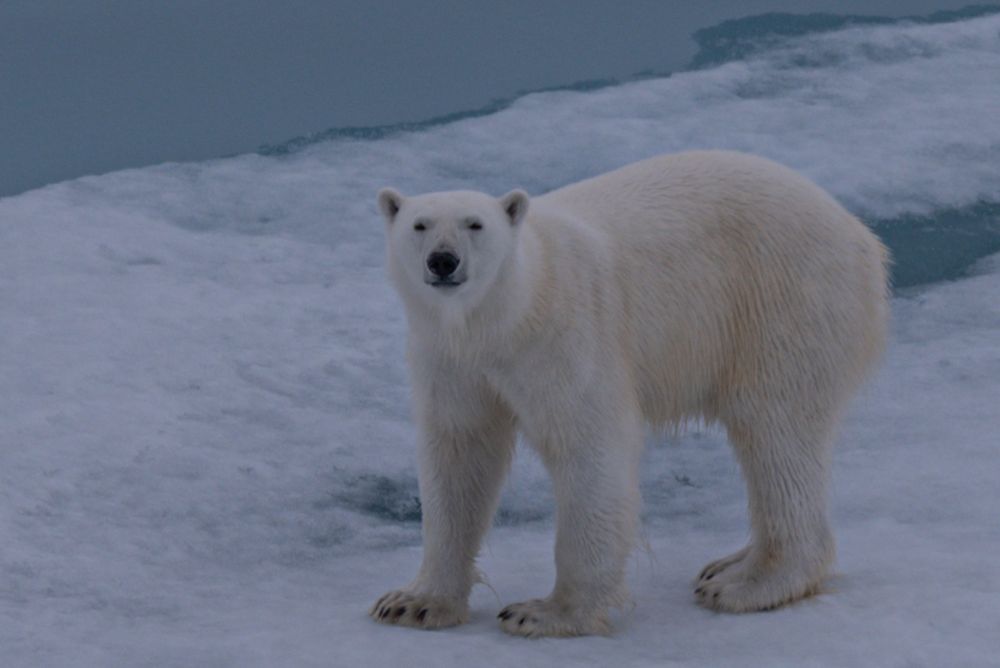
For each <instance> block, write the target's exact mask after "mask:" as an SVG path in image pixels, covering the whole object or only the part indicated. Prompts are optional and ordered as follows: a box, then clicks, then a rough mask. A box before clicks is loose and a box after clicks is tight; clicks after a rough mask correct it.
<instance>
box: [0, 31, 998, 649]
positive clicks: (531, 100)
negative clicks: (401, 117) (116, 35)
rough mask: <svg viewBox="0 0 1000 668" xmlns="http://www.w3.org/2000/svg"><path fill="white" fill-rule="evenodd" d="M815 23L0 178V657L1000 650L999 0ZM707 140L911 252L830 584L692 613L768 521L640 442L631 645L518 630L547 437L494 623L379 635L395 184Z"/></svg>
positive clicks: (392, 493)
mask: <svg viewBox="0 0 1000 668" xmlns="http://www.w3.org/2000/svg"><path fill="white" fill-rule="evenodd" d="M793 32H794V31H793ZM799 32H801V33H802V34H794V35H790V36H784V37H781V38H778V37H774V36H773V35H772V36H767V37H762V36H760V35H756V34H746V35H744V37H742V38H741V39H744V40H745V41H746V43H747V44H751V45H752V48H749V49H747V50H744V51H739V53H738V55H739V57H738V58H735V59H733V54H732V53H729V52H727V53H726V54H721V55H719V56H718V57H710V56H711V54H708V55H705V56H704V58H703V59H702V60H701V61H699V62H701V63H703V66H702V67H700V68H697V69H692V70H690V71H686V72H681V73H676V74H674V75H672V76H664V77H651V78H645V79H641V80H636V81H633V82H629V83H626V84H621V85H613V86H606V87H598V88H597V89H593V90H556V91H548V92H540V93H534V94H530V95H526V96H523V97H520V98H518V99H516V100H513V101H510V102H509V103H505V104H502V105H498V106H497V107H496V108H494V109H488V110H484V111H483V112H482V113H473V114H457V115H456V116H455V117H453V118H451V119H448V120H446V121H442V122H437V123H428V124H423V125H419V126H416V127H410V128H406V127H400V128H383V129H379V130H377V131H371V132H367V133H365V132H331V133H324V134H321V135H320V136H317V137H316V138H315V140H314V141H308V140H305V141H304V140H298V141H294V142H291V143H290V144H288V145H286V146H284V147H279V148H277V149H276V148H275V147H272V148H271V149H269V150H268V151H262V152H261V153H259V154H251V155H243V156H238V157H234V158H228V159H224V160H214V161H208V162H199V163H185V164H165V165H159V166H155V167H147V168H142V169H135V170H129V171H122V172H115V173H111V174H106V175H103V176H99V177H88V178H83V179H79V180H75V181H70V182H64V183H59V184H55V185H51V186H47V187H45V188H41V189H38V190H35V191H31V192H28V193H25V194H23V195H20V196H17V197H11V198H6V199H0V396H3V397H4V401H3V402H2V403H0V665H3V666H12V667H15V666H16V667H20V666H32V667H35V666H110V665H128V666H146V665H148V666H174V665H176V666H193V665H197V666H228V665H233V666H276V665H281V666H313V665H315V666H331V665H332V666H354V665H399V664H400V663H401V662H403V661H413V660H414V657H417V658H418V661H419V662H420V663H421V664H423V663H428V664H430V663H439V664H447V663H448V662H451V663H454V664H456V665H470V664H472V663H496V664H497V665H501V664H502V665H524V666H534V665H538V666H548V665H552V664H553V662H562V663H563V664H566V665H586V664H588V663H589V664H592V665H612V664H614V665H619V664H620V665H637V666H641V665H665V664H670V665H679V666H683V665H718V666H725V665H732V666H742V665H748V664H759V665H851V666H858V665H871V666H886V665H927V666H939V665H990V664H995V663H996V662H997V648H998V646H997V641H996V637H997V629H998V628H1000V605H998V601H1000V568H998V567H997V565H996V560H995V555H997V554H1000V521H998V517H1000V515H998V513H1000V486H998V485H997V479H998V476H1000V451H998V449H997V439H996V434H997V433H1000V410H998V406H1000V255H997V252H998V251H1000V121H998V119H1000V74H998V73H1000V15H996V14H985V15H982V16H976V17H973V18H968V19H965V20H958V21H947V22H940V23H925V24H920V23H914V22H904V23H890V24H885V25H860V26H858V25H847V26H846V27H838V26H836V25H835V26H832V27H831V26H825V27H824V29H823V30H822V31H813V32H810V31H799ZM708 147H718V148H730V149H738V150H743V151H749V152H753V153H758V154H761V155H765V156H767V157H770V158H773V159H776V160H778V161H780V162H783V163H785V164H788V165H790V166H791V167H794V168H796V169H798V170H799V171H801V172H803V173H805V174H807V175H808V176H809V177H811V178H812V179H814V180H815V181H817V182H818V183H819V184H821V185H822V186H824V187H825V188H827V189H828V190H830V191H831V192H832V193H833V194H834V195H836V196H837V197H838V198H839V199H840V200H841V201H842V202H843V203H844V204H845V205H846V206H847V207H848V208H849V209H851V210H852V211H853V212H855V213H856V214H857V215H859V216H861V217H862V218H863V219H864V220H866V221H867V222H868V223H869V224H871V225H872V226H873V228H875V229H876V231H878V232H879V234H880V235H882V236H883V238H885V239H886V240H887V242H888V243H889V244H890V245H891V246H892V247H893V250H894V252H895V255H896V258H897V265H896V267H895V269H894V273H895V276H896V282H897V289H898V291H897V296H896V298H895V299H894V302H893V313H894V322H893V334H892V341H891V343H890V346H889V350H888V353H887V355H886V358H885V362H884V364H883V366H882V368H881V370H880V371H879V373H878V374H877V375H876V376H875V378H873V380H872V381H871V382H870V383H869V384H868V385H867V386H866V387H865V389H864V390H863V392H862V393H861V395H860V396H859V398H858V400H857V401H856V402H855V404H854V406H853V408H852V410H851V411H850V413H849V415H848V416H847V418H846V420H845V422H844V425H843V428H842V430H841V435H840V438H839V444H838V450H837V452H836V457H835V464H836V469H835V474H834V479H835V480H834V482H835V484H834V494H833V499H832V503H833V514H834V519H835V528H836V531H837V534H838V537H839V541H840V542H839V551H840V558H839V562H838V572H837V575H836V576H835V577H834V578H832V580H831V581H830V582H829V583H828V587H827V590H826V591H825V592H824V593H823V594H822V595H820V596H818V597H815V598H813V599H810V600H807V601H804V602H802V603H799V604H797V605H794V606H790V607H788V608H785V609H782V610H779V611H776V612H773V613H768V614H760V615H740V616H733V615H717V614H713V613H710V612H707V611H705V610H702V609H700V608H698V607H697V606H695V605H694V603H693V601H692V597H691V593H690V587H689V582H690V580H691V578H692V577H693V576H694V575H695V574H696V573H697V571H698V569H699V568H700V567H701V565H703V563H704V562H706V561H708V560H710V559H713V558H716V557H718V556H720V555H722V554H725V553H728V552H729V551H732V550H733V549H735V548H736V547H738V546H739V545H740V544H741V543H742V542H743V541H744V540H745V538H746V521H745V512H744V504H745V500H744V497H743V492H742V488H741V481H740V479H739V472H738V470H737V469H736V465H735V463H734V461H733V459H732V457H731V456H730V454H729V452H728V450H727V446H726V444H725V439H724V436H723V434H721V433H720V432H719V431H718V430H717V429H715V428H713V427H711V426H704V425H694V426H692V427H691V428H690V429H688V430H687V431H686V432H684V433H683V434H681V435H678V436H673V437H665V436H659V435H651V436H650V443H649V445H650V447H649V449H648V453H647V464H646V466H645V477H644V480H643V494H644V502H645V505H644V530H643V535H644V540H643V547H642V549H640V550H638V551H637V552H636V554H635V557H634V558H633V560H632V562H631V567H630V575H629V580H630V584H631V586H632V590H633V594H634V603H633V605H631V606H630V607H628V608H626V609H625V610H623V611H621V612H620V614H619V615H618V617H617V620H616V621H617V624H616V625H617V632H616V634H615V635H614V636H613V637H611V638H590V639H583V640H574V641H541V642H525V641H523V640H519V639H514V638H508V637H505V636H503V635H502V634H501V633H500V632H499V630H498V629H497V628H496V625H495V623H494V621H493V616H494V615H495V613H496V611H497V610H499V608H500V607H501V603H504V604H505V603H509V602H512V601H516V600H521V599H523V598H525V597H532V596H538V595H542V594H544V593H546V592H547V589H548V587H549V586H550V585H551V579H552V576H553V570H554V569H553V564H552V557H551V544H552V535H551V530H552V526H551V512H552V511H551V507H552V505H551V492H550V490H549V486H548V483H547V482H546V477H545V474H544V471H543V470H542V468H541V466H540V464H539V463H538V461H537V460H536V459H535V458H534V456H533V455H532V453H531V452H530V449H528V448H521V449H520V452H519V456H518V458H517V461H516V464H515V467H514V470H513V472H512V476H511V479H510V481H509V483H508V485H507V487H506V489H505V492H504V497H503V500H502V503H501V509H500V513H499V516H498V522H497V524H498V526H497V528H496V529H495V531H494V532H493V533H492V535H491V537H490V539H489V541H488V545H487V547H486V549H485V551H484V555H483V560H482V567H483V570H484V572H485V573H486V575H487V577H488V579H489V583H490V584H489V587H485V586H483V587H478V588H477V589H476V590H475V591H474V593H473V598H472V606H473V615H472V621H471V623H470V624H469V625H467V626H465V627H462V628H460V629H455V630H450V631H445V632H438V633H421V632H416V631H411V630H406V629H397V628H389V627H383V626H379V625H376V624H374V623H372V622H370V620H368V619H367V618H366V616H365V612H366V609H367V607H368V605H369V604H370V603H371V602H372V601H373V600H374V599H375V598H377V597H378V596H379V595H380V594H381V593H383V591H384V590H386V589H388V588H390V587H396V586H398V585H401V584H403V583H405V581H406V580H407V579H408V578H409V577H411V575H412V574H413V572H414V571H415V568H416V566H417V563H418V559H419V516H420V507H419V502H418V500H417V493H416V478H415V467H414V461H413V451H414V448H413V444H414V439H415V433H414V429H413V426H412V424H411V421H410V419H409V407H408V397H409V392H408V381H407V376H406V368H405V363H404V357H403V346H404V339H405V323H404V321H403V318H402V313H401V309H400V306H399V304H398V302H397V300H396V298H395V297H394V295H393V294H392V292H391V290H390V289H389V287H388V285H387V282H386V280H385V278H384V257H383V229H382V222H381V220H380V218H379V216H378V215H377V213H376V211H375V206H374V193H375V192H376V190H377V189H378V188H379V187H381V186H383V185H387V184H391V185H393V186H395V187H397V188H399V189H400V190H402V191H403V192H407V193H416V192H422V191H428V190H438V189H448V188H475V189H480V190H486V191H489V192H493V193H496V194H499V193H502V192H505V191H506V190H509V189H510V188H513V187H523V188H526V189H527V190H528V191H529V192H531V193H541V192H544V191H546V190H549V189H551V188H555V187H557V186H560V185H562V184H565V183H568V182H571V181H574V180H577V179H580V178H584V177H587V176H591V175H594V174H597V173H600V172H603V171H607V170H609V169H612V168H614V167H617V166H620V165H623V164H625V163H628V162H631V161H634V160H637V159H640V158H643V157H647V156H650V155H653V154H657V153H662V152H667V151H678V150H683V149H687V148H708ZM681 317H682V316H681Z"/></svg>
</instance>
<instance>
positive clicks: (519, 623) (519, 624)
mask: <svg viewBox="0 0 1000 668" xmlns="http://www.w3.org/2000/svg"><path fill="white" fill-rule="evenodd" d="M524 620H525V617H521V619H519V620H517V625H518V626H523V625H524Z"/></svg>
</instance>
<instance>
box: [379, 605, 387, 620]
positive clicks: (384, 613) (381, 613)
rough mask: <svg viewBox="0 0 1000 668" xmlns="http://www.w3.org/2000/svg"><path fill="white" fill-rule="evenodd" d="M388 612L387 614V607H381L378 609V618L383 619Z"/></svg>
mask: <svg viewBox="0 0 1000 668" xmlns="http://www.w3.org/2000/svg"><path fill="white" fill-rule="evenodd" d="M388 614H389V608H388V607H385V608H382V609H381V610H379V611H378V618H379V619H385V618H386V615H388Z"/></svg>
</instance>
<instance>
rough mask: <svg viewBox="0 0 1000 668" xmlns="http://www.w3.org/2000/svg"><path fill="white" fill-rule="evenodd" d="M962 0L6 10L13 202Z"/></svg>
mask: <svg viewBox="0 0 1000 668" xmlns="http://www.w3.org/2000/svg"><path fill="white" fill-rule="evenodd" d="M965 4H968V3H967V2H966V1H949V0H896V1H889V0H807V1H804V0H708V1H706V2H699V3H691V2H664V1H662V0H629V2H626V3H622V2H604V1H597V0H574V1H565V2H547V1H545V0H504V1H503V2H497V1H495V0H439V1H437V2H405V1H401V0H388V1H387V0H333V1H328V2H320V1H319V0H284V1H283V2H274V1H270V0H268V1H251V0H242V1H237V0H169V1H168V0H0V196H3V195H7V194H12V193H16V192H19V191H23V190H25V189H28V188H32V187H36V186H39V185H42V184H44V183H50V182H53V181H58V180H62V179H66V178H71V177H75V176H79V175H82V174H88V173H99V172H104V171H109V170H113V169H118V168H122V167H128V166H138V165H145V164H152V163H158V162H163V161H168V160H198V159H204V158H210V157H218V156H222V155H228V154H233V153H242V152H246V151H252V150H254V149H255V148H256V147H258V146H259V145H261V144H264V143H269V142H280V141H282V140H285V139H288V138H291V137H293V136H296V135H301V134H307V133H310V132H315V131H319V130H324V129H327V128H330V127H341V126H349V125H355V126H356V125H379V124H385V123H391V122H396V121H402V120H419V119H425V118H428V117H432V116H436V115H440V114H444V113H448V112H452V111H457V110H463V109H471V108H475V107H478V106H481V105H483V104H486V103H488V102H489V101H490V100H492V99H494V98H497V97H507V96H510V95H512V94H514V93H515V92H517V91H520V90H526V89H537V88H543V87H548V86H555V85H560V84H567V83H570V82H573V81H579V80H583V79H593V78H609V77H610V78H618V79H622V78H627V77H629V76H630V75H632V74H634V73H636V72H639V71H642V70H650V69H652V70H656V71H666V70H674V69H678V68H681V67H683V66H684V65H685V64H686V63H687V62H688V60H689V59H690V57H691V56H692V55H693V53H694V51H695V45H694V42H693V41H692V40H691V38H690V35H691V33H692V32H693V31H694V30H696V29H698V28H701V27H705V26H709V25H713V24H715V23H718V22H719V21H721V20H724V19H727V18H737V17H741V16H747V15H750V14H757V13H762V12H767V11H795V12H808V11H826V12H836V13H859V14H874V15H882V16H900V15H907V14H924V13H928V12H930V11H934V10H937V9H951V8H958V7H961V6H963V5H965Z"/></svg>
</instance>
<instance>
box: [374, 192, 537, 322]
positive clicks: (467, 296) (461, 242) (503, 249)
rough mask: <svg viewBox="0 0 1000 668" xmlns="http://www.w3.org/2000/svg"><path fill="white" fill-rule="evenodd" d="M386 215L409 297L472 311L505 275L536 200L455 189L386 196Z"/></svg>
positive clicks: (391, 257)
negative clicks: (405, 195)
mask: <svg viewBox="0 0 1000 668" xmlns="http://www.w3.org/2000/svg"><path fill="white" fill-rule="evenodd" d="M378 207H379V210H380V211H381V212H382V215H383V216H384V217H385V220H386V226H387V232H386V236H387V238H388V263H389V275H390V278H391V279H392V281H393V283H394V284H395V286H396V289H397V290H398V291H399V292H400V294H401V295H402V296H403V297H404V299H410V298H415V299H417V300H418V301H419V302H422V303H423V304H427V305H431V306H433V305H442V304H447V308H455V307H457V308H459V309H461V310H465V309H470V308H473V307H475V306H477V305H479V304H480V303H481V302H482V300H483V299H484V297H485V296H486V295H487V294H489V292H490V289H491V287H493V286H494V285H495V284H496V282H497V279H498V278H499V277H500V276H501V275H502V274H503V269H504V267H505V265H506V264H507V263H508V260H509V259H510V257H511V256H512V254H513V252H514V249H515V247H516V240H517V236H518V230H519V228H520V227H521V223H522V221H523V220H524V215H525V213H526V212H527V210H528V195H527V194H526V193H524V192H523V191H521V190H513V191H511V192H509V193H507V194H506V195H504V196H503V197H500V198H495V197H491V196H490V195H486V194H484V193H480V192H472V191H452V192H439V193H429V194H426V195H417V196H414V197H404V196H403V195H401V194H400V193H399V192H397V191H396V190H393V189H392V188H383V189H382V190H381V191H379V194H378Z"/></svg>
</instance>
